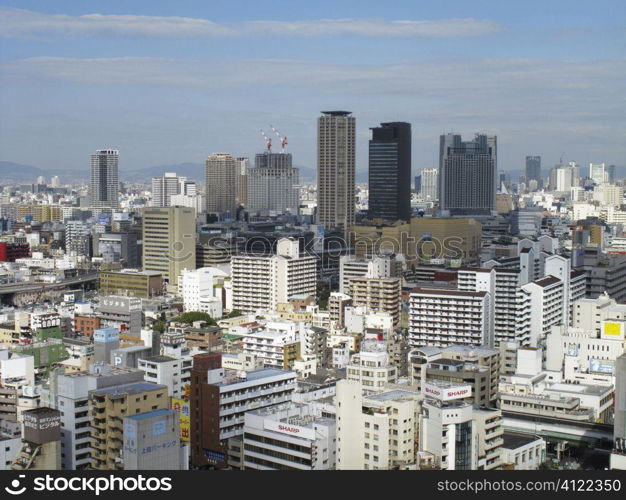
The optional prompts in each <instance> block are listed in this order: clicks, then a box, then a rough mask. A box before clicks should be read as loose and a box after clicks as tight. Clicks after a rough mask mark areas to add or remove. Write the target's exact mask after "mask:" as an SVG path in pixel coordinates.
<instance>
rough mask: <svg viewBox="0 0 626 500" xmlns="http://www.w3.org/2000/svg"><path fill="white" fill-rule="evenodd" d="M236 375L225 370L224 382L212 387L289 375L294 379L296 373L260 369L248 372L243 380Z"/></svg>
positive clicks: (277, 369)
mask: <svg viewBox="0 0 626 500" xmlns="http://www.w3.org/2000/svg"><path fill="white" fill-rule="evenodd" d="M236 374H237V370H229V369H226V372H225V375H226V376H225V378H226V381H225V382H220V383H218V384H214V385H217V386H221V387H223V386H227V385H233V384H242V383H245V382H252V381H255V380H262V379H264V378H269V377H275V376H277V375H288V374H291V375H293V377H294V378H295V377H296V372H294V371H288V370H281V369H279V368H260V369H259V370H253V371H249V372H246V378H245V379H244V378H237V377H236Z"/></svg>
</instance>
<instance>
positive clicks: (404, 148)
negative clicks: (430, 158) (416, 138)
mask: <svg viewBox="0 0 626 500" xmlns="http://www.w3.org/2000/svg"><path fill="white" fill-rule="evenodd" d="M369 216H370V218H381V219H385V220H391V221H395V220H406V221H408V220H409V219H410V218H411V124H410V123H405V122H391V123H381V124H380V127H374V128H372V139H371V140H370V144H369Z"/></svg>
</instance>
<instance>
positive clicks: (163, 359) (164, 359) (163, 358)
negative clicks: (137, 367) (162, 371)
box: [142, 355, 177, 363]
mask: <svg viewBox="0 0 626 500" xmlns="http://www.w3.org/2000/svg"><path fill="white" fill-rule="evenodd" d="M142 361H148V362H150V363H167V362H168V361H177V359H176V358H172V357H171V356H159V355H157V356H148V357H147V358H142Z"/></svg>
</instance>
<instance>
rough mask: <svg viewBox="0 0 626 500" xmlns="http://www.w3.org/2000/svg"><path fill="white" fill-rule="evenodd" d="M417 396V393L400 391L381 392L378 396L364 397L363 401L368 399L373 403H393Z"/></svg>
mask: <svg viewBox="0 0 626 500" xmlns="http://www.w3.org/2000/svg"><path fill="white" fill-rule="evenodd" d="M417 394H418V393H417V392H411V391H403V390H402V389H393V390H391V391H386V392H381V393H380V394H374V395H372V396H366V397H365V399H370V400H374V401H393V400H395V399H402V398H415V396H416V395H417Z"/></svg>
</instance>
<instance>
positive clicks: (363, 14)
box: [0, 1, 626, 176]
mask: <svg viewBox="0 0 626 500" xmlns="http://www.w3.org/2000/svg"><path fill="white" fill-rule="evenodd" d="M603 4H605V2H600V3H599V4H598V3H597V2H596V3H594V4H593V8H592V7H591V4H589V7H586V8H585V7H583V8H579V9H573V10H572V11H569V9H562V8H556V7H555V8H554V9H553V10H552V9H538V11H541V12H536V13H533V12H532V11H533V8H532V5H528V6H525V7H524V8H523V10H524V12H523V14H524V15H523V16H521V12H520V9H522V6H519V7H518V6H501V5H498V4H496V3H494V2H486V3H484V4H482V5H472V6H468V5H463V3H462V2H453V3H452V4H451V5H446V6H445V7H443V6H437V5H435V4H434V3H431V2H424V3H422V4H420V8H419V9H416V8H415V6H414V5H413V3H412V2H399V3H398V6H397V10H396V11H395V12H394V16H393V17H389V16H388V15H386V13H385V12H383V11H381V10H380V7H377V6H376V5H374V4H372V3H368V2H359V4H358V15H355V12H357V11H356V7H357V5H356V4H355V3H351V2H346V3H345V4H344V5H341V6H333V9H332V10H331V9H330V8H329V4H328V5H327V4H326V2H322V3H321V4H320V9H319V12H320V14H319V15H312V14H310V13H309V12H306V11H305V10H304V9H302V7H300V6H294V5H286V4H285V5H283V4H281V3H280V2H279V4H277V6H276V7H277V8H276V9H272V10H271V12H269V13H268V12H267V9H264V8H261V7H260V6H255V7H253V8H246V9H237V3H236V2H235V3H232V2H231V3H230V4H229V5H228V6H225V5H217V6H213V7H212V8H208V6H204V5H201V4H199V3H197V2H188V3H186V4H185V6H183V7H180V8H177V9H173V8H172V7H170V6H168V5H167V4H165V3H162V2H151V3H150V5H147V6H140V5H135V6H132V7H128V6H124V5H122V4H121V3H119V2H107V5H106V6H104V5H98V4H96V3H88V2H81V3H78V2H64V3H63V5H47V6H45V7H44V6H41V5H39V4H38V3H36V2H29V1H25V2H11V1H5V2H3V6H0V26H2V28H3V30H2V31H3V35H2V36H3V38H4V39H3V54H2V56H1V59H0V72H1V74H2V77H3V80H4V85H3V92H2V93H0V105H2V106H3V114H4V117H5V120H4V121H3V122H4V125H3V124H0V127H1V128H0V132H1V133H0V160H3V161H11V162H16V163H22V164H27V165H34V166H37V167H40V168H45V169H47V170H54V169H55V168H57V169H63V170H73V171H81V170H83V169H84V167H85V161H84V158H85V156H86V154H88V153H89V152H91V151H93V150H95V149H96V148H98V147H101V146H102V145H110V147H115V148H116V149H119V150H120V152H121V153H122V157H123V159H124V161H123V162H121V163H120V172H121V173H122V174H123V172H124V171H132V170H137V169H141V168H146V167H150V166H155V165H169V164H177V163H183V162H193V163H202V162H203V161H204V160H205V158H206V157H207V156H208V155H209V154H211V153H213V152H217V151H229V152H231V153H232V154H233V155H236V156H247V157H250V158H252V157H254V154H255V153H258V152H260V151H262V150H263V145H264V143H263V142H262V138H261V137H260V136H259V134H258V129H259V127H267V124H270V123H271V124H274V125H276V126H277V127H278V128H279V129H280V130H281V132H283V133H284V134H286V135H287V136H288V137H289V146H288V148H287V151H288V152H290V153H292V154H293V158H294V166H297V167H306V168H315V161H316V160H315V155H316V153H315V149H316V139H315V137H316V130H315V120H316V117H317V116H318V114H319V111H320V110H322V109H350V110H351V111H352V112H353V113H354V114H355V116H358V117H359V123H358V126H357V137H356V148H357V150H356V169H357V172H359V173H362V172H366V171H367V147H368V144H367V143H368V139H369V128H370V127H374V126H376V125H377V124H378V123H380V122H389V121H406V122H409V123H411V125H412V130H413V133H412V142H413V164H412V167H413V173H417V172H419V170H421V169H422V168H426V167H433V166H435V165H436V164H437V159H438V158H437V144H436V142H437V137H438V136H439V135H440V134H442V133H447V132H454V133H458V134H461V135H463V136H467V135H468V134H471V133H474V132H476V131H479V132H481V133H486V134H488V135H497V136H499V137H500V143H501V148H500V152H499V153H500V154H499V160H500V161H499V166H500V169H501V170H503V171H509V170H517V169H523V168H524V161H525V157H526V156H528V155H538V156H541V157H542V159H543V163H544V166H545V168H550V167H551V166H552V165H553V164H555V163H557V162H558V160H559V158H560V157H561V155H564V159H565V161H576V162H578V163H579V164H583V165H585V164H588V163H592V162H593V163H599V162H604V163H606V164H616V165H618V166H623V165H624V158H625V157H626V147H625V146H624V143H623V142H624V141H623V140H622V139H621V138H622V137H623V136H624V125H623V123H622V120H621V116H623V114H624V104H619V103H620V102H622V100H620V99H619V98H618V96H619V95H621V94H622V93H623V79H620V78H619V77H618V76H619V75H620V74H623V69H624V66H625V65H626V61H624V58H623V57H622V53H623V47H624V44H625V38H624V30H623V29H621V28H620V27H619V26H618V25H616V24H615V21H613V19H615V18H617V17H619V14H620V11H623V10H624V6H622V5H615V4H614V3H613V5H611V6H610V7H607V8H604V9H603V8H601V6H602V5H603ZM607 5H608V4H607ZM279 7H283V8H279ZM174 10H176V12H175V13H174ZM96 13H97V14H100V15H97V16H96V15H94V14H96ZM321 13H325V15H322V14H321ZM326 13H328V14H326ZM268 19H270V20H268ZM520 41H523V42H524V43H520ZM330 48H332V49H333V50H328V49H330ZM337 49H339V50H337ZM103 68H106V70H103ZM311 75H314V77H313V78H311ZM398 75H402V76H401V77H400V78H398ZM44 89H45V90H44ZM94 116H95V117H97V119H94ZM8 124H10V125H11V126H10V127H8ZM53 124H54V125H53ZM51 131H52V132H51ZM32 142H35V143H36V144H38V146H39V147H37V148H32V147H29V145H30V144H31V143H32ZM51 151H52V152H53V154H51ZM122 176H123V175H122Z"/></svg>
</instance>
